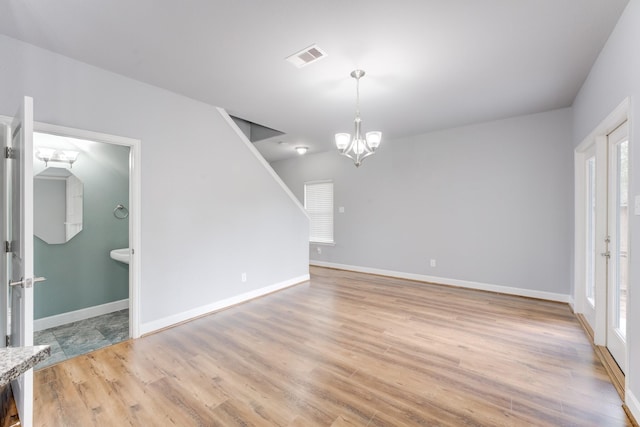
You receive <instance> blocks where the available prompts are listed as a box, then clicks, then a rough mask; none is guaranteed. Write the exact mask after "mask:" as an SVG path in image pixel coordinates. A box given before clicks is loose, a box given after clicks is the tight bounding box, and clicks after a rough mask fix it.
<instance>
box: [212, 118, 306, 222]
mask: <svg viewBox="0 0 640 427" xmlns="http://www.w3.org/2000/svg"><path fill="white" fill-rule="evenodd" d="M216 108H217V110H218V112H219V113H220V115H221V116H222V118H223V119H224V120H225V121H226V122H227V124H228V125H229V126H230V127H231V129H233V131H234V132H235V133H236V134H237V135H238V137H239V138H240V140H241V141H242V142H243V143H244V145H245V146H246V147H247V148H248V149H249V151H250V152H251V154H253V155H254V156H255V158H256V159H258V161H259V162H260V164H262V166H263V167H264V168H265V169H266V170H267V172H269V174H270V175H271V177H272V178H273V179H274V180H275V181H276V182H277V183H278V185H280V187H282V189H283V190H284V192H285V193H287V195H288V196H289V198H290V199H291V200H292V201H293V203H294V204H295V205H296V206H298V208H299V209H300V211H302V213H304V215H305V216H306V217H307V219H309V214H308V213H307V210H306V209H305V208H304V206H302V203H300V200H298V198H297V197H296V196H295V195H294V194H293V193H292V192H291V190H290V189H289V187H288V186H287V184H285V183H284V181H283V180H282V178H280V176H279V175H278V174H277V173H276V171H275V170H273V168H272V167H271V165H270V164H269V162H267V161H266V160H265V159H264V157H262V154H260V152H259V151H258V149H257V148H256V147H255V146H254V145H253V144H252V143H251V141H249V138H247V136H246V135H245V134H244V133H243V132H242V130H240V128H239V127H238V125H237V124H236V123H235V122H234V121H233V119H232V118H231V116H230V115H229V113H227V111H226V110H225V109H224V108H220V107H216Z"/></svg>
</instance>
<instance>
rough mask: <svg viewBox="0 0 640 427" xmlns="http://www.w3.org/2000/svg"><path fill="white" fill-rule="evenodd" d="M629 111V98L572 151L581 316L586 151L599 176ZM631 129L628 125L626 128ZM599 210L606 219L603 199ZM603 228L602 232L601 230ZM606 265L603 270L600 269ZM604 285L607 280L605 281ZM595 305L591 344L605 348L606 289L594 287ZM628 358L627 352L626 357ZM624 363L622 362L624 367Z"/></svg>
mask: <svg viewBox="0 0 640 427" xmlns="http://www.w3.org/2000/svg"><path fill="white" fill-rule="evenodd" d="M630 109H631V100H630V98H625V99H624V100H623V101H622V102H621V103H620V105H618V106H617V107H616V109H615V110H613V111H612V112H611V113H610V114H609V115H608V116H607V118H605V119H604V120H603V121H602V122H601V123H600V124H599V125H598V126H597V127H596V129H594V130H593V131H592V132H591V134H589V136H587V137H586V138H585V139H584V140H583V141H582V142H581V143H580V144H579V145H578V146H577V147H576V149H575V152H574V173H575V176H574V183H575V187H574V195H575V197H574V218H575V221H574V227H575V228H574V275H573V276H574V283H573V289H574V302H575V304H574V310H575V312H576V313H581V314H584V313H585V311H586V309H587V304H589V303H588V302H587V298H586V292H585V289H584V285H585V271H586V263H585V258H584V253H585V251H586V239H585V230H586V215H585V212H584V206H585V199H586V192H585V191H584V189H585V187H586V182H585V176H586V174H585V166H584V165H585V160H586V158H587V156H586V152H587V150H588V149H589V148H592V147H593V146H594V145H595V147H596V168H597V171H598V172H596V173H598V174H600V173H602V172H603V171H606V170H607V169H608V160H607V159H608V144H607V135H609V134H610V133H611V132H612V131H613V130H615V129H616V128H617V127H618V126H620V124H622V123H623V122H624V121H629V120H630V117H629V113H630ZM629 129H631V126H630V127H629ZM597 182H598V183H597V185H596V198H597V199H599V200H602V198H603V197H606V194H607V192H608V190H607V188H606V187H607V182H606V180H604V182H603V180H601V179H600V180H597ZM597 206H598V211H597V212H596V216H599V217H600V218H606V215H607V210H608V203H607V201H606V200H605V201H604V203H600V202H598V203H597ZM606 222H607V221H598V223H599V224H598V225H597V226H596V254H597V255H599V254H600V253H603V252H606V250H607V249H606V244H605V243H604V236H605V234H606V225H607V224H606ZM603 228H604V229H603ZM596 259H597V261H596V277H597V278H598V279H600V278H601V277H606V274H607V271H606V260H605V259H604V257H601V256H596ZM603 265H605V267H604V268H603V267H602V266H603ZM604 283H606V280H605V282H604ZM594 297H595V304H596V316H595V324H591V325H590V326H591V328H592V329H593V333H594V339H593V340H594V344H596V345H599V346H605V345H606V342H607V341H606V340H607V290H606V288H600V289H598V287H596V290H595V295H594ZM625 358H628V353H627V355H626V356H625ZM626 362H627V361H626V360H625V365H627V363H626Z"/></svg>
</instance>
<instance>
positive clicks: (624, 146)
mask: <svg viewBox="0 0 640 427" xmlns="http://www.w3.org/2000/svg"><path fill="white" fill-rule="evenodd" d="M607 145H608V146H607V149H608V157H609V162H608V163H609V165H608V166H609V168H608V174H607V178H608V188H607V189H608V194H607V196H608V206H607V237H606V238H605V243H607V251H606V252H605V253H604V256H605V258H606V259H607V264H608V268H607V348H608V349H609V352H610V353H611V355H612V356H613V357H614V359H616V362H617V363H618V365H619V366H620V368H621V369H622V371H623V372H625V369H626V360H625V359H626V341H627V338H626V336H627V291H628V286H629V257H628V254H629V127H628V123H627V122H625V123H623V124H622V125H620V126H619V127H618V128H617V129H616V130H614V131H613V132H611V133H610V134H609V135H608V136H607Z"/></svg>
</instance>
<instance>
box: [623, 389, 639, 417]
mask: <svg viewBox="0 0 640 427" xmlns="http://www.w3.org/2000/svg"><path fill="white" fill-rule="evenodd" d="M624 400H625V402H624V403H625V404H626V405H627V408H629V411H630V412H631V415H633V418H635V419H636V422H640V401H638V398H637V397H636V396H635V395H634V394H633V393H632V392H631V390H629V387H627V388H626V390H625V391H624Z"/></svg>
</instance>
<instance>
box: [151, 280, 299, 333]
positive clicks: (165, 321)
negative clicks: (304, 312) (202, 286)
mask: <svg viewBox="0 0 640 427" xmlns="http://www.w3.org/2000/svg"><path fill="white" fill-rule="evenodd" d="M309 278H310V276H309V274H304V275H302V276H298V277H293V278H291V279H288V280H285V281H283V282H279V283H275V284H273V285H269V286H265V287H263V288H260V289H255V290H253V291H249V292H245V293H243V294H239V295H235V296H232V297H229V298H226V299H223V300H220V301H216V302H214V303H211V304H207V305H203V306H200V307H196V308H193V309H191V310H187V311H183V312H181V313H177V314H174V315H171V316H167V317H163V318H161V319H157V320H152V321H151V322H146V323H143V324H141V325H140V331H141V333H142V335H146V334H150V333H152V332H156V331H159V330H160V329H164V328H168V327H170V326H175V325H177V324H178V323H182V322H186V321H188V320H193V319H195V318H196V317H200V316H203V315H206V314H212V313H214V312H216V311H220V310H223V309H225V308H229V307H232V306H234V305H237V304H241V303H243V302H247V301H250V300H252V299H255V298H259V297H262V296H265V295H267V294H271V293H273V292H277V291H280V290H282V289H285V288H288V287H291V286H295V285H299V284H301V283H303V282H306V281H307V280H309Z"/></svg>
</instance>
